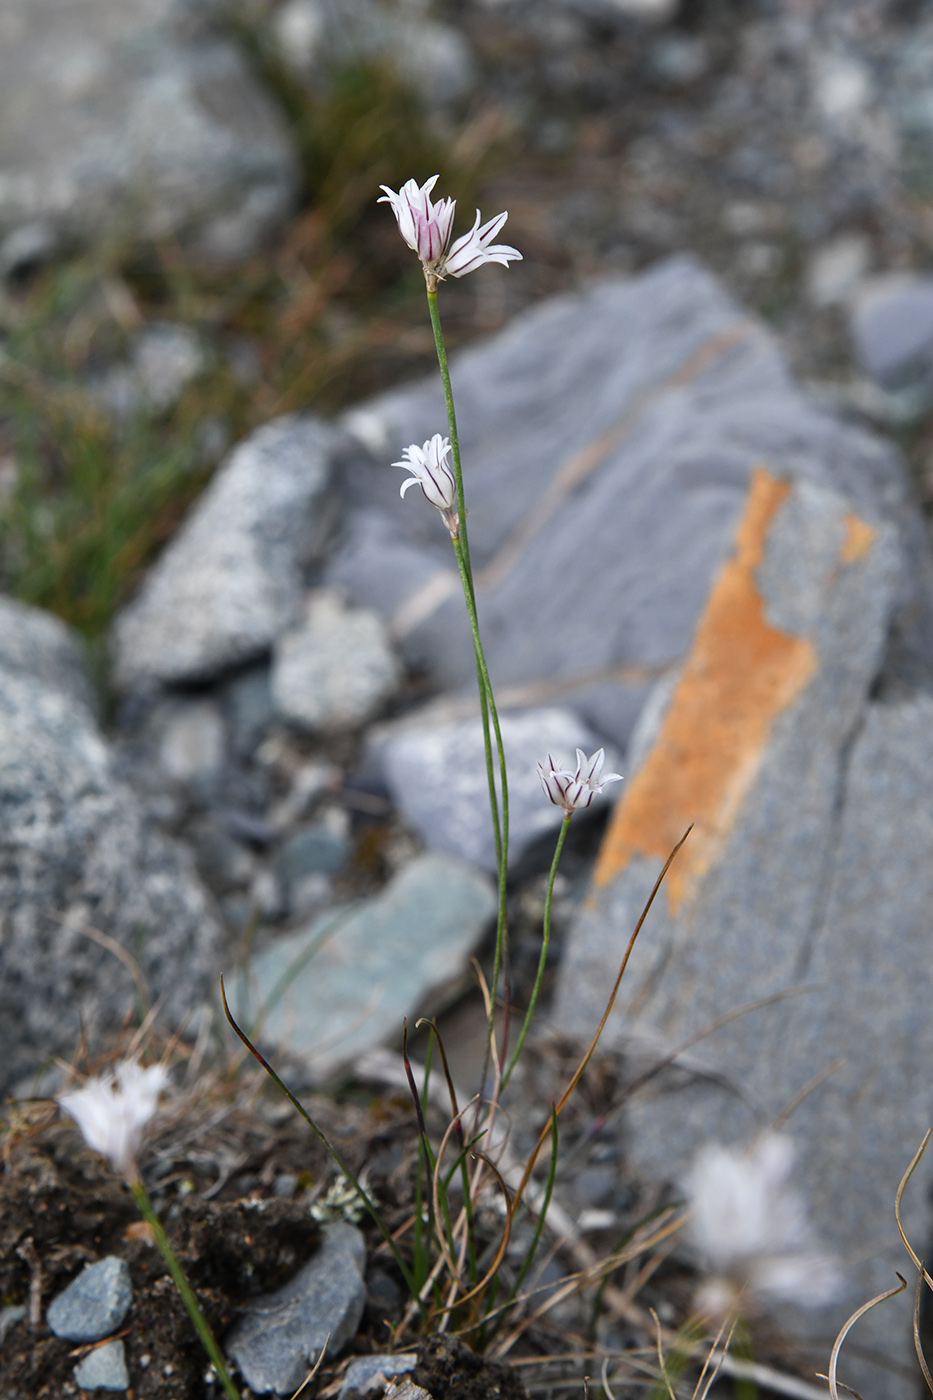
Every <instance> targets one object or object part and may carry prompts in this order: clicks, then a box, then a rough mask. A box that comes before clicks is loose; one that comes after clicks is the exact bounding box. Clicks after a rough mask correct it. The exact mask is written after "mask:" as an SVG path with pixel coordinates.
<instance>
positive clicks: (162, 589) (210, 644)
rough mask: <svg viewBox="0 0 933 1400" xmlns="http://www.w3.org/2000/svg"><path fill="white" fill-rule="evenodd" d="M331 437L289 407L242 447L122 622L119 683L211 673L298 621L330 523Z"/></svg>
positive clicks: (118, 627) (264, 648)
mask: <svg viewBox="0 0 933 1400" xmlns="http://www.w3.org/2000/svg"><path fill="white" fill-rule="evenodd" d="M332 443H333V435H332V433H331V432H330V430H329V429H328V428H326V427H325V426H324V425H323V424H322V423H321V422H319V421H318V420H316V419H314V418H310V417H308V418H301V417H296V416H286V417H284V418H277V419H275V420H273V422H271V423H267V424H266V425H265V426H264V427H262V428H260V429H259V431H258V432H256V433H254V434H253V435H252V436H251V437H250V438H247V440H246V441H245V442H242V443H240V445H239V446H238V447H237V448H235V449H234V451H233V453H232V454H231V456H230V458H229V459H228V460H227V461H226V462H225V463H224V464H223V465H222V466H221V467H220V468H219V469H218V471H217V473H216V475H215V476H214V479H213V480H212V482H211V484H210V486H208V488H207V490H206V491H205V492H204V494H203V496H201V498H200V499H199V501H198V502H197V504H196V505H195V506H194V507H193V509H192V510H191V512H190V513H189V514H188V516H187V517H186V519H185V521H184V523H183V525H182V527H181V529H180V530H179V531H178V534H177V535H176V536H175V538H174V539H173V540H172V542H171V544H170V545H169V546H168V548H167V549H166V550H165V552H164V553H163V554H162V555H161V557H160V558H159V560H158V562H157V563H156V565H155V566H154V568H153V569H151V570H150V572H149V574H148V575H147V576H146V578H145V580H144V582H143V585H142V587H141V589H140V591H139V593H138V595H137V596H136V597H135V598H134V599H133V600H132V601H131V602H130V603H129V604H128V606H127V607H125V608H124V609H123V611H122V612H121V613H120V614H119V616H118V617H117V619H116V622H115V624H114V628H113V655H114V681H115V684H116V685H117V686H119V687H122V688H130V687H133V686H144V685H146V684H149V685H152V684H158V683H168V684H171V683H179V682H181V683H186V682H192V681H203V680H207V679H210V678H211V677H213V676H216V675H218V674H220V673H221V672H223V671H225V670H227V669H229V668H231V667H233V666H239V665H242V664H244V663H245V662H247V661H250V660H252V659H253V658H255V657H257V656H261V655H262V654H263V653H264V652H268V651H269V649H270V647H271V646H272V643H273V642H274V641H275V639H276V638H277V637H279V636H280V635H281V634H282V633H283V632H285V631H287V630H288V628H289V627H291V626H292V625H293V624H294V623H295V622H297V620H298V618H299V616H300V612H301V604H302V599H303V570H304V569H305V568H306V567H307V566H309V565H311V564H313V562H314V560H315V558H316V557H317V555H318V554H319V552H320V550H321V547H322V545H323V541H324V537H325V534H326V532H327V526H328V524H329V518H330V517H329V514H328V511H327V501H326V490H327V484H328V479H329V473H330V458H329V452H330V448H331V445H332Z"/></svg>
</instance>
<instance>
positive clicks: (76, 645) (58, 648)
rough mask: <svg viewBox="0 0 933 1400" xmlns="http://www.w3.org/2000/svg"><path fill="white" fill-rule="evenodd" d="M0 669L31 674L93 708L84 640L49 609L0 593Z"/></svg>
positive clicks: (92, 710)
mask: <svg viewBox="0 0 933 1400" xmlns="http://www.w3.org/2000/svg"><path fill="white" fill-rule="evenodd" d="M0 671H2V672H3V673H4V674H6V675H22V676H32V677H34V678H35V679H36V680H40V681H42V682H44V683H45V684H46V685H48V686H50V687H51V688H52V689H54V690H60V691H62V692H63V693H64V694H66V695H68V696H70V697H71V698H72V699H74V700H76V701H78V702H79V703H80V704H82V705H84V706H85V707H86V708H87V709H88V710H89V711H90V712H91V714H95V713H96V711H97V697H96V695H95V693H94V686H93V684H92V682H91V674H90V668H89V665H88V655H87V651H86V648H85V646H84V642H83V641H82V639H81V638H80V637H79V636H78V633H77V632H73V631H72V630H71V628H70V627H67V626H66V625H65V623H64V622H62V621H61V619H60V618H58V617H55V616H54V614H53V613H49V612H45V611H44V610H43V609H42V608H34V607H31V606H30V605H29V604H28V603H20V602H18V601H17V600H16V599H15V598H5V597H3V596H2V595H0Z"/></svg>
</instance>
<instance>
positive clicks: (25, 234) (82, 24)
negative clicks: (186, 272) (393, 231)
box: [0, 0, 299, 268]
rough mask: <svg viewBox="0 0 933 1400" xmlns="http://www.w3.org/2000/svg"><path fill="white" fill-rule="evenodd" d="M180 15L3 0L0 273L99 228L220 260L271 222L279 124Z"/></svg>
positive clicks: (280, 211) (231, 62) (118, 6)
mask: <svg viewBox="0 0 933 1400" xmlns="http://www.w3.org/2000/svg"><path fill="white" fill-rule="evenodd" d="M185 8H186V7H185V6H181V5H178V4H177V3H176V0H5V3H4V5H3V10H2V13H0V266H3V265H5V266H6V267H7V268H9V266H10V265H11V264H15V263H16V261H17V260H18V258H19V257H20V256H21V255H28V253H29V250H33V251H36V250H39V251H42V252H44V253H46V254H47V253H48V252H50V251H52V250H54V248H55V247H56V246H60V245H62V244H63V243H65V242H69V241H71V240H73V239H80V240H84V239H86V238H90V237H98V238H99V236H100V233H101V230H102V228H108V227H109V228H110V230H111V231H113V232H117V231H120V230H121V229H122V230H124V231H125V230H131V231H134V232H138V233H143V234H145V235H147V236H150V237H155V238H183V239H187V240H190V241H191V242H192V243H193V244H194V246H195V247H196V248H197V249H198V251H200V252H202V253H204V254H206V255H208V256H211V257H214V258H218V259H224V260H227V259H234V258H240V257H244V256H246V255H247V254H249V253H251V252H253V251H255V249H256V248H257V246H258V245H259V244H260V243H261V242H262V240H263V239H264V238H265V237H266V236H267V235H268V233H269V232H270V231H271V230H272V229H273V228H275V227H276V226H277V225H278V224H279V223H280V222H281V221H282V220H283V219H284V217H285V215H286V214H287V213H288V211H289V209H290V208H291V205H292V203H293V201H294V199H295V197H296V194H297V189H298V181H299V176H298V162H297V159H296V156H295V154H294V152H293V150H292V146H291V143H290V139H289V135H288V131H287V129H286V127H285V124H284V121H283V120H282V118H281V116H280V115H279V113H278V112H277V111H276V109H275V107H274V106H273V104H272V102H271V101H270V99H269V98H268V97H267V96H266V94H265V93H264V92H263V91H262V89H261V88H260V87H259V85H258V83H257V82H256V80H255V78H254V77H253V74H252V73H251V71H250V69H249V66H248V64H247V62H246V60H245V58H244V57H243V55H242V54H241V53H240V52H239V50H238V49H237V47H236V46H235V45H234V44H233V43H232V42H231V41H230V40H229V39H226V38H220V37H217V36H212V35H210V34H209V33H207V32H199V31H200V27H199V26H198V25H196V24H194V23H193V21H192V22H190V23H188V24H185V23H183V22H182V18H183V17H182V15H181V13H180V12H182V11H183V10H184V9H185ZM191 8H192V9H193V7H191ZM192 31H194V32H192ZM4 237H5V238H6V242H4Z"/></svg>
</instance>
